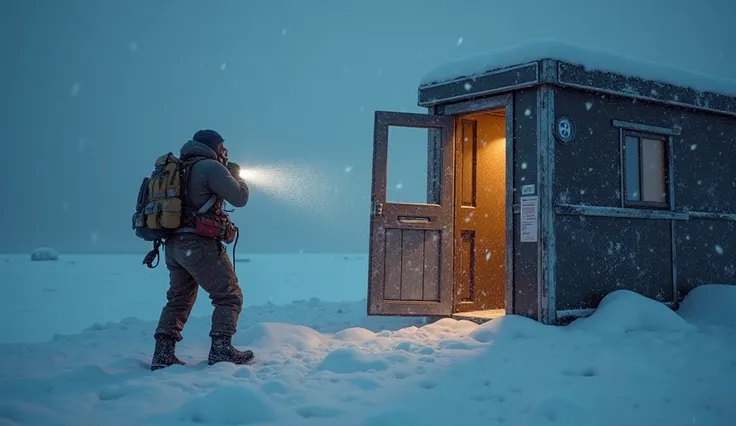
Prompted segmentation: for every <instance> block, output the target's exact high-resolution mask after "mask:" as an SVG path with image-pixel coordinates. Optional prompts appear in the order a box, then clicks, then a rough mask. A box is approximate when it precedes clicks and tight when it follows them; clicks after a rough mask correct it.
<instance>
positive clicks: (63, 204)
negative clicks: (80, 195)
mask: <svg viewBox="0 0 736 426" xmlns="http://www.w3.org/2000/svg"><path fill="white" fill-rule="evenodd" d="M61 209H62V210H65V211H66V210H69V202H68V201H64V202H63V203H61Z"/></svg>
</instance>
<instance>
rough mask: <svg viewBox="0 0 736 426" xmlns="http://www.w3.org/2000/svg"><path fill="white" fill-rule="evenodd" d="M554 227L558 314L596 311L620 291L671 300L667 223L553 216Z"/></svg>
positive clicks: (669, 233)
mask: <svg viewBox="0 0 736 426" xmlns="http://www.w3.org/2000/svg"><path fill="white" fill-rule="evenodd" d="M556 223H557V229H556V237H557V253H558V255H557V309H558V310H567V309H588V308H595V307H597V306H598V303H600V301H601V299H603V297H604V296H605V295H606V294H608V293H610V292H612V291H615V290H619V289H627V290H631V291H634V292H637V293H639V294H641V295H643V296H646V297H650V298H652V299H655V300H659V301H662V302H668V301H672V300H673V294H672V292H673V288H672V268H671V261H672V251H671V240H670V237H671V228H670V222H669V221H664V220H653V219H623V218H607V217H590V216H567V215H558V216H557V218H556ZM679 256H680V254H679V253H678V257H679Z"/></svg>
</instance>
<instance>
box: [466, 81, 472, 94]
mask: <svg viewBox="0 0 736 426" xmlns="http://www.w3.org/2000/svg"><path fill="white" fill-rule="evenodd" d="M472 88H473V85H472V84H470V83H465V91H466V92H469V91H470V89H472Z"/></svg>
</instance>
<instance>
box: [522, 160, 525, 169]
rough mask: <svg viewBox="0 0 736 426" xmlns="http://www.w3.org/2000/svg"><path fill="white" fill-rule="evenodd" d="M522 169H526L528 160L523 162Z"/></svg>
mask: <svg viewBox="0 0 736 426" xmlns="http://www.w3.org/2000/svg"><path fill="white" fill-rule="evenodd" d="M521 170H526V161H524V162H523V163H521Z"/></svg>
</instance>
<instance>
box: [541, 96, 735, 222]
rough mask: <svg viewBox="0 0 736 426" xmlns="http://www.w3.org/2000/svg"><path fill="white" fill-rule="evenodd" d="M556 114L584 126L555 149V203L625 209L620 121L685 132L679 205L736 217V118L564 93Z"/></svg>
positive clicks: (676, 150) (677, 173)
mask: <svg viewBox="0 0 736 426" xmlns="http://www.w3.org/2000/svg"><path fill="white" fill-rule="evenodd" d="M555 113H556V116H557V117H559V116H563V115H564V116H568V117H570V118H571V119H572V120H573V123H574V124H575V128H576V137H575V140H574V141H573V142H572V143H571V144H569V145H562V144H560V143H556V145H555V171H556V174H555V201H556V202H557V203H561V204H586V205H594V206H603V207H617V206H620V197H621V189H620V182H621V176H620V170H619V162H620V158H619V154H620V149H619V129H618V128H616V127H613V126H612V120H621V121H628V122H632V123H639V124H647V125H652V126H658V127H665V128H673V129H680V130H681V134H680V135H675V136H672V142H673V154H674V158H673V171H674V184H675V208H676V209H677V210H693V211H706V212H725V213H736V118H732V117H727V116H720V115H714V114H708V113H703V112H696V111H691V110H686V109H683V108H677V107H670V106H666V105H661V104H654V103H651V102H644V101H638V100H636V99H627V98H622V97H618V96H611V95H601V94H597V93H591V92H586V91H582V90H577V89H569V88H558V89H557V92H556V94H555Z"/></svg>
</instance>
